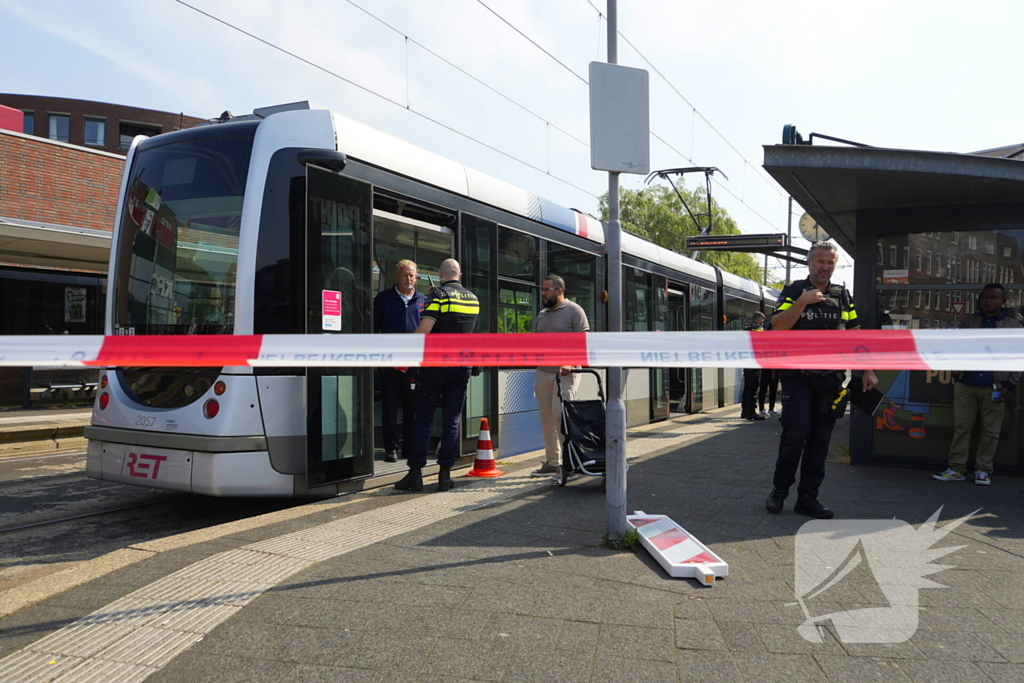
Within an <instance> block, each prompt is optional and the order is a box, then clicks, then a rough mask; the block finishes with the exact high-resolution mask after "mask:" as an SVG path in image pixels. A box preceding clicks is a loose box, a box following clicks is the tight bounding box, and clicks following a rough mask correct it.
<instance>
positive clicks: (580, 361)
mask: <svg viewBox="0 0 1024 683" xmlns="http://www.w3.org/2000/svg"><path fill="white" fill-rule="evenodd" d="M32 365H34V366H49V367H76V366H78V367H80V366H101V367H111V366H121V367H123V366H142V367H200V366H206V367H218V366H246V365H248V366H253V367H271V366H276V367H415V366H459V365H474V366H482V367H493V366H502V367H527V368H529V367H537V366H539V365H579V366H584V367H624V368H645V367H650V368H669V367H690V368H697V367H710V368H795V369H804V370H813V369H823V370H832V369H835V370H847V369H853V370H858V369H871V370H978V371H995V370H1002V371H1021V370H1024V329H1016V330H991V329H986V330H849V331H845V330H844V331H821V332H804V331H799V332H797V331H785V332H783V331H778V332H775V331H773V332H578V333H552V334H470V335H467V334H428V335H420V334H324V335H288V334H284V335H196V336H188V335H167V336H113V337H100V336H70V335H53V336H9V337H0V366H8V367H10V366H32Z"/></svg>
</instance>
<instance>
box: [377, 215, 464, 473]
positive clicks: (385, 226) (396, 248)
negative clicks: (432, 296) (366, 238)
mask: <svg viewBox="0 0 1024 683" xmlns="http://www.w3.org/2000/svg"><path fill="white" fill-rule="evenodd" d="M422 217H423V218H427V217H428V216H426V215H424V216H422ZM454 241H455V231H454V230H452V229H451V228H450V227H447V226H444V225H438V224H435V223H430V222H427V221H426V220H421V219H420V218H412V217H409V216H403V215H400V214H395V213H391V212H389V211H384V210H381V209H377V210H375V211H374V212H373V253H372V256H371V258H372V261H373V274H372V278H371V283H372V287H373V290H372V292H373V295H374V296H376V295H377V294H378V293H380V292H383V291H384V290H387V289H390V288H392V287H394V286H395V273H396V272H397V271H398V264H399V262H400V261H402V260H403V259H408V260H410V261H412V262H413V263H415V264H416V266H417V272H418V274H419V279H418V281H417V282H416V288H417V289H418V290H419V291H420V292H422V293H423V294H425V295H427V294H429V293H430V285H431V283H433V284H435V285H436V284H439V283H440V282H441V263H442V262H443V261H444V260H445V259H448V258H451V257H452V255H453V254H454V250H455V244H454ZM371 325H372V323H371ZM369 331H372V330H369ZM373 382H374V392H373V402H372V404H371V405H372V406H373V423H372V424H373V430H374V436H373V446H374V457H375V459H376V460H377V461H378V466H377V467H378V469H377V471H380V467H382V466H384V463H383V458H384V454H385V448H384V447H385V444H384V431H383V422H384V418H383V416H384V407H383V402H384V401H383V399H384V396H383V394H384V391H383V377H382V375H381V372H380V370H377V369H375V370H373ZM397 418H398V419H397V423H396V429H397V431H398V433H399V434H402V433H403V431H402V430H403V426H404V424H405V421H406V420H410V421H411V420H412V419H413V418H412V416H411V415H405V414H404V413H403V411H402V410H399V411H398V414H397ZM440 425H441V411H438V412H437V415H435V416H434V429H433V430H432V433H433V434H434V435H437V434H440V433H441V428H440ZM474 447H475V443H474ZM399 450H401V449H399ZM391 467H394V468H395V469H396V471H397V470H398V469H400V467H401V468H404V464H403V465H401V466H399V465H392V466H391Z"/></svg>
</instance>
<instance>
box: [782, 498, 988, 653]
mask: <svg viewBox="0 0 1024 683" xmlns="http://www.w3.org/2000/svg"><path fill="white" fill-rule="evenodd" d="M979 509H980V508H979ZM940 512H942V508H941V507H940V508H939V509H938V510H936V511H935V514H933V515H932V516H931V518H930V519H929V520H928V521H927V522H925V523H924V524H922V525H921V527H920V528H919V529H914V527H912V526H911V525H909V524H907V523H906V522H904V521H902V520H899V519H853V520H813V521H810V522H807V523H806V524H804V525H803V526H802V527H800V530H799V531H798V532H797V535H796V562H795V565H796V581H795V587H796V591H795V592H796V599H797V602H794V603H787V605H786V606H787V607H789V606H792V605H797V604H799V605H800V608H801V609H802V610H803V612H804V616H805V618H806V619H805V621H804V622H803V623H802V624H801V625H800V626H798V627H797V632H798V633H799V634H800V635H801V636H803V638H804V639H805V640H808V641H810V642H812V643H820V642H822V631H821V629H822V626H820V625H819V624H820V623H823V622H825V621H831V622H832V626H833V628H834V629H835V632H836V635H837V637H838V638H839V641H840V642H843V643H902V642H904V641H905V640H907V639H909V638H910V637H911V636H913V635H914V633H916V632H917V627H918V591H919V590H920V589H921V588H945V586H943V585H942V584H939V583H935V582H934V581H931V580H930V579H927V578H925V577H926V576H928V575H929V574H934V573H936V572H940V571H942V570H943V569H951V568H952V567H953V566H955V565H942V564H931V561H932V560H935V559H938V558H940V557H942V556H944V555H946V554H948V553H951V552H953V551H955V550H959V549H960V548H963V547H965V546H962V545H957V546H951V547H945V548H932V545H934V544H935V543H937V542H938V541H939V540H941V539H942V538H943V537H945V536H946V534H948V533H949V532H951V531H953V530H954V529H956V528H957V527H958V526H960V525H961V524H963V523H964V522H965V521H967V520H968V519H970V518H971V516H973V515H974V514H976V513H977V512H978V510H975V511H974V512H972V513H970V514H967V515H965V516H963V517H961V518H960V519H957V520H954V521H952V522H949V523H948V524H946V525H945V526H943V527H936V526H935V522H936V520H937V519H938V518H939V513H940ZM854 572H856V573H854ZM851 573H853V575H852V576H851ZM844 579H845V580H847V581H848V582H851V583H852V584H853V585H856V586H857V588H859V589H863V591H862V592H872V591H873V592H875V593H879V592H880V595H881V597H882V600H884V601H885V602H887V603H888V605H887V606H882V607H859V608H857V609H849V610H843V611H827V613H825V614H821V615H818V616H812V614H811V608H812V607H813V606H814V603H811V600H812V599H814V598H816V597H818V596H822V597H821V599H820V601H819V602H820V603H827V604H828V605H829V608H828V609H829V610H831V609H832V608H834V607H836V606H837V602H840V603H841V602H842V601H841V600H832V601H830V600H829V597H828V594H827V593H826V591H828V590H829V589H830V588H832V587H833V586H835V585H836V584H838V583H839V582H840V581H843V580H844ZM823 594H824V595H823Z"/></svg>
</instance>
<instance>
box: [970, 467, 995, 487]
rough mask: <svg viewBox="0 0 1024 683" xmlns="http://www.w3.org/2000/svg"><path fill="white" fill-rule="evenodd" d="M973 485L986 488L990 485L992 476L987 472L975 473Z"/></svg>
mask: <svg viewBox="0 0 1024 683" xmlns="http://www.w3.org/2000/svg"><path fill="white" fill-rule="evenodd" d="M974 483H975V484H977V485H978V486H988V485H990V484H991V483H992V475H990V474H989V473H988V472H982V471H980V470H979V471H975V473H974Z"/></svg>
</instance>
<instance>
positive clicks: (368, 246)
mask: <svg viewBox="0 0 1024 683" xmlns="http://www.w3.org/2000/svg"><path fill="white" fill-rule="evenodd" d="M119 202H120V203H119V207H118V211H117V217H116V222H115V226H114V234H113V244H112V249H111V256H110V270H109V274H108V282H109V287H108V292H107V320H106V334H138V335H141V334H148V335H165V334H166V335H190V336H192V337H194V341H195V343H196V344H202V343H203V336H204V335H210V334H235V335H249V334H285V333H288V334H337V335H342V336H344V335H345V334H351V333H368V332H371V331H372V329H371V326H372V299H373V296H374V295H375V294H376V293H377V292H379V291H381V290H382V289H384V288H386V287H390V286H391V285H392V276H393V273H394V268H395V264H396V263H397V262H398V261H399V260H401V259H403V258H410V259H412V260H414V261H415V262H416V263H417V264H419V266H420V275H421V282H420V286H421V287H423V288H424V289H426V288H427V287H428V286H429V281H428V277H430V276H434V277H435V278H436V275H437V270H438V267H439V266H440V263H441V261H443V260H444V259H445V258H448V257H451V256H455V257H456V258H458V259H459V261H460V262H461V264H462V267H463V272H464V275H463V283H464V284H465V285H466V286H467V287H469V288H470V289H471V290H472V291H474V292H475V293H476V294H477V296H479V298H480V300H481V304H482V305H481V316H480V320H479V322H478V325H477V330H478V331H480V332H527V331H531V330H532V326H533V317H534V316H535V315H536V313H537V311H538V310H539V308H540V297H539V288H540V283H541V280H542V278H543V277H544V275H546V274H548V273H556V274H559V275H562V276H563V277H564V278H565V279H566V282H567V289H568V291H567V295H568V297H569V298H571V299H572V300H574V301H576V302H577V303H579V304H580V305H581V306H583V307H584V309H585V310H586V311H587V314H588V316H589V318H590V321H591V329H592V330H594V331H599V330H603V329H606V318H607V315H606V310H605V309H606V306H605V304H604V303H603V293H604V289H605V288H606V281H607V279H606V274H607V273H606V269H607V261H606V259H605V258H604V256H603V242H604V233H603V227H602V224H601V222H600V221H599V220H597V219H595V218H593V217H592V216H589V215H586V214H583V213H580V212H578V211H575V210H571V209H566V208H563V207H561V206H557V205H555V204H552V203H550V202H548V201H545V200H543V199H541V198H539V197H536V196H534V195H531V194H529V193H527V192H524V191H523V190H519V189H517V188H514V187H512V186H510V185H508V184H506V183H503V182H501V181H499V180H496V179H494V178H490V177H488V176H485V175H483V174H481V173H478V172H476V171H474V170H472V169H469V168H466V167H465V166H462V165H461V164H458V163H455V162H453V161H450V160H448V159H444V158H442V157H440V156H437V155H435V154H432V153H430V152H427V151H425V150H422V149H419V148H417V147H415V146H413V145H410V144H408V143H405V142H402V141H400V140H397V139H395V138H393V137H391V136H388V135H385V134H384V133H381V132H379V131H376V130H374V129H372V128H368V127H366V126H363V125H361V124H358V123H356V122H354V121H351V120H348V119H346V118H344V117H342V116H339V115H337V114H334V113H332V112H330V111H327V110H325V109H319V108H315V107H313V106H311V105H309V104H308V103H297V104H290V105H282V106H277V107H269V108H265V109H258V110H256V111H255V112H254V113H253V114H252V115H247V116H241V117H234V118H232V119H230V120H227V121H225V122H223V123H215V124H211V125H206V126H200V127H197V128H193V129H191V130H183V131H177V132H173V133H166V134H163V135H158V136H156V137H153V138H148V139H146V138H137V139H136V140H135V141H134V142H133V144H132V147H131V149H130V151H129V153H128V158H127V162H126V164H125V173H124V178H123V180H122V184H121V191H120V200H119ZM622 247H623V263H624V272H623V288H624V291H623V296H624V308H625V310H624V329H626V330H634V331H643V330H721V329H737V330H738V329H742V327H743V325H744V324H745V323H746V322H747V321H748V320H749V319H750V316H751V315H752V314H753V312H754V311H757V310H765V309H766V308H770V307H771V306H772V305H774V301H775V297H776V293H775V292H774V291H773V290H767V289H764V290H763V289H762V288H761V287H760V285H758V284H757V283H754V282H750V281H747V280H743V279H741V278H737V277H735V276H733V275H731V274H729V273H724V272H721V271H719V270H718V269H716V268H713V267H711V266H709V265H707V264H703V263H699V262H697V261H693V260H691V259H688V258H685V257H683V256H681V255H679V254H677V253H674V252H671V251H668V250H666V249H663V248H661V247H657V246H655V245H653V244H651V243H649V242H646V241H644V240H642V239H640V238H637V237H635V236H632V235H628V234H624V235H623V240H622ZM325 292H340V293H341V311H340V325H337V324H336V323H337V320H335V321H334V322H332V325H331V327H330V329H325V321H324V316H323V315H322V313H323V312H324V311H323V301H324V293H325ZM336 317H337V316H336ZM627 373H628V374H627V380H626V387H625V391H626V396H625V398H626V402H627V411H628V420H629V423H630V425H636V424H644V423H648V422H651V421H656V420H662V419H666V418H667V417H668V416H669V414H670V413H671V412H676V411H679V412H683V411H689V412H694V411H698V410H702V409H707V408H712V407H718V406H722V405H729V404H732V403H736V402H738V400H739V399H738V394H739V388H740V387H739V384H740V379H739V376H740V375H739V371H738V370H722V369H717V370H716V369H702V370H701V369H697V370H692V371H691V370H683V369H672V370H669V369H660V370H649V369H643V370H633V371H627ZM374 375H375V371H374V370H373V369H344V368H339V369H335V368H331V369H328V368H308V369H305V368H257V369H253V368H249V367H219V368H194V369H182V368H153V367H146V368H141V367H119V368H107V369H105V370H104V371H103V372H102V373H101V378H100V385H101V388H100V391H98V392H97V399H96V403H95V406H94V410H93V419H92V425H91V426H90V427H89V428H87V432H86V436H87V437H88V438H89V454H88V474H89V476H92V477H95V478H97V479H104V480H108V481H118V482H123V483H128V484H137V485H141V486H149V487H154V488H162V489H173V490H181V491H190V492H193V493H198V494H205V495H212V496H315V495H331V494H334V493H337V492H338V491H341V490H350V489H352V488H358V487H360V486H363V485H364V483H365V482H364V480H366V479H368V478H380V477H389V476H390V477H397V476H399V475H400V474H401V470H403V469H404V464H402V463H399V464H390V463H384V462H383V461H382V456H383V451H382V450H381V449H380V448H377V447H375V446H376V445H377V444H379V441H380V439H379V435H378V432H379V424H380V417H379V413H380V408H379V406H380V401H379V397H376V396H375V390H374V385H375V376H374ZM532 388H533V381H532V371H524V370H522V369H509V370H505V369H488V370H485V371H484V372H483V373H482V374H481V375H480V376H479V377H474V378H473V379H472V381H471V384H470V387H469V391H468V396H467V403H466V409H465V416H464V429H463V452H464V453H465V454H467V455H472V454H473V453H474V449H475V444H476V436H477V433H478V428H479V418H481V417H489V418H491V423H492V436H493V438H494V440H495V441H496V444H495V445H496V447H497V448H499V449H500V450H501V452H502V454H504V455H514V454H516V453H523V452H528V451H531V450H534V449H536V448H539V447H541V445H542V442H541V438H540V429H539V422H538V420H537V417H536V403H535V401H534V399H533V396H532V393H533V392H532ZM495 417H497V419H494V418H495Z"/></svg>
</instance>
